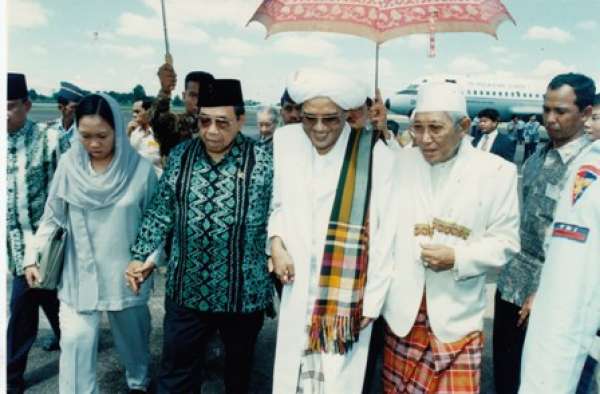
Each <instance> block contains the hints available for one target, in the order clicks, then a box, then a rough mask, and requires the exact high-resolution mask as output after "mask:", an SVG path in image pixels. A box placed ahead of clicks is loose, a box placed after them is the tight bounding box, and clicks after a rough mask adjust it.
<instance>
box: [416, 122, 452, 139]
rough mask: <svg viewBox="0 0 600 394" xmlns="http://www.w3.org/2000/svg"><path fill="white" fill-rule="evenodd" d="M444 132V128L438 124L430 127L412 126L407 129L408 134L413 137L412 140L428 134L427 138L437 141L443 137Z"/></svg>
mask: <svg viewBox="0 0 600 394" xmlns="http://www.w3.org/2000/svg"><path fill="white" fill-rule="evenodd" d="M445 131H446V128H445V127H444V126H443V125H440V124H434V125H430V126H429V127H425V126H421V125H413V126H411V128H410V129H409V133H410V134H411V135H412V136H413V138H423V136H425V133H427V134H429V137H430V138H433V139H434V140H437V139H439V138H440V137H441V136H442V135H444V133H445Z"/></svg>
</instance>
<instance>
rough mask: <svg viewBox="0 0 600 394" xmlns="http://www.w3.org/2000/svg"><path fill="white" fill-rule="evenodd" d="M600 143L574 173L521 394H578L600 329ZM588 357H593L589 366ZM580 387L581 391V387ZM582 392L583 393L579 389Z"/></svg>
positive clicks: (543, 281) (530, 338)
mask: <svg viewBox="0 0 600 394" xmlns="http://www.w3.org/2000/svg"><path fill="white" fill-rule="evenodd" d="M599 230H600V140H597V141H596V142H594V144H593V145H592V147H591V149H590V150H589V151H587V152H586V153H584V154H582V156H581V157H580V159H579V160H578V161H577V163H576V165H575V166H574V171H571V173H570V174H569V180H568V181H567V183H566V186H565V188H564V189H563V190H562V192H561V196H560V199H559V202H558V205H557V208H556V213H555V218H554V223H553V225H552V232H551V233H550V235H549V237H548V239H547V243H548V252H547V255H546V262H545V264H544V268H543V271H542V274H541V278H540V285H539V288H538V290H537V292H536V298H535V303H534V304H533V309H532V312H531V317H530V318H529V320H530V321H529V328H528V329H527V337H526V340H525V348H524V351H523V361H522V363H523V368H522V370H521V387H520V390H519V392H520V393H527V394H536V393H540V394H541V393H574V392H575V390H576V389H577V392H578V393H579V392H592V391H591V390H590V391H587V388H586V389H583V390H581V383H580V382H579V381H580V376H581V371H582V370H583V369H584V364H585V366H586V367H585V368H586V369H588V370H589V372H588V376H587V383H586V385H589V384H590V379H591V373H592V372H593V366H594V364H595V363H594V361H593V359H591V358H588V357H587V356H588V354H589V353H590V351H591V349H592V346H593V344H594V341H595V340H596V341H597V339H596V332H597V330H598V327H600V264H598V251H599V250H600V233H599ZM586 358H587V359H588V360H587V362H586ZM578 384H579V388H578ZM580 390H581V391H580Z"/></svg>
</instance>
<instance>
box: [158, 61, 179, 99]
mask: <svg viewBox="0 0 600 394" xmlns="http://www.w3.org/2000/svg"><path fill="white" fill-rule="evenodd" d="M157 75H158V79H159V81H160V89H161V90H162V91H163V92H164V93H166V94H168V95H171V92H172V91H173V90H174V89H175V85H177V74H176V73H175V69H174V68H173V66H172V65H171V64H169V63H165V64H163V65H162V66H160V68H159V69H158V73H157Z"/></svg>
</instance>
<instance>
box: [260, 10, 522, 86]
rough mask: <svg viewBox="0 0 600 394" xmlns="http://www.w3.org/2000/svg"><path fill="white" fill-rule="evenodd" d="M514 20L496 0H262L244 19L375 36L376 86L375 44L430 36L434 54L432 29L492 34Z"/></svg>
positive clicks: (284, 28) (279, 27)
mask: <svg viewBox="0 0 600 394" xmlns="http://www.w3.org/2000/svg"><path fill="white" fill-rule="evenodd" d="M507 19H509V20H511V21H512V22H513V23H515V21H514V19H513V17H512V16H511V15H510V13H509V12H508V10H507V9H506V7H505V6H504V5H503V4H502V2H501V1H500V0H410V1H409V0H263V2H262V3H261V5H260V6H259V7H258V9H257V10H256V12H255V13H254V15H253V16H252V18H250V21H248V24H249V23H250V22H252V21H257V22H260V23H262V24H263V25H264V26H265V27H266V28H267V37H269V36H270V35H273V34H275V33H281V32H290V31H321V32H335V33H345V34H352V35H355V36H360V37H364V38H367V39H369V40H372V41H374V42H375V86H376V87H377V85H378V76H379V75H378V74H379V71H378V69H379V46H380V45H381V44H382V43H384V42H385V41H387V40H390V39H392V38H395V37H399V36H404V35H408V34H417V33H427V34H429V36H430V48H429V55H430V56H435V38H434V34H435V33H436V32H482V33H487V34H490V35H492V36H494V37H496V29H497V27H498V25H500V23H502V22H503V21H505V20H507Z"/></svg>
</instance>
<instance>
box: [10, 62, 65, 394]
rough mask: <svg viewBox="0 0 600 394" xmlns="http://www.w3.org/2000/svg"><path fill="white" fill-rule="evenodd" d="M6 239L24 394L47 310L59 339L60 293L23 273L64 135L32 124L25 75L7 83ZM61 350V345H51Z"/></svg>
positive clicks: (14, 346)
mask: <svg viewBox="0 0 600 394" xmlns="http://www.w3.org/2000/svg"><path fill="white" fill-rule="evenodd" d="M7 87H8V91H7V119H6V121H7V122H6V123H7V130H8V135H7V139H6V145H7V148H8V152H7V157H6V158H7V160H6V163H7V179H6V184H7V189H6V194H7V195H6V197H7V199H6V208H7V212H6V233H7V252H8V267H9V270H10V272H11V273H12V274H13V281H12V292H11V296H10V314H9V315H10V317H9V320H8V327H7V329H6V331H7V332H6V335H7V354H6V356H7V357H6V358H7V360H6V374H7V386H8V392H9V393H21V392H23V390H24V387H25V382H24V380H23V374H24V373H25V369H26V367H27V355H28V354H29V350H30V349H31V346H32V345H33V342H34V341H35V337H36V335H37V330H38V319H39V307H40V306H41V307H42V309H43V310H44V312H45V313H46V316H47V317H48V320H49V321H50V325H51V327H52V330H53V331H54V334H55V335H56V337H57V338H58V337H59V334H60V332H59V326H58V299H57V298H56V291H49V290H34V289H30V288H29V286H28V285H27V281H26V280H25V276H24V272H23V256H24V253H25V248H26V246H27V244H28V243H29V242H32V241H33V237H34V234H35V231H36V229H37V226H38V224H39V221H40V218H41V217H42V213H43V212H44V205H45V203H46V197H47V196H48V189H49V186H50V181H51V180H52V176H53V175H54V170H55V169H56V165H57V163H58V158H59V155H60V150H59V135H58V131H57V130H56V129H53V128H47V127H44V128H41V127H39V125H38V124H37V123H34V122H32V121H31V120H29V119H27V114H28V113H29V110H30V109H31V101H29V97H28V94H27V83H26V81H25V76H24V75H23V74H15V73H9V74H8V80H7ZM46 347H47V349H48V350H53V349H57V348H58V342H57V339H54V340H53V341H52V343H48V344H47V346H46Z"/></svg>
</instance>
